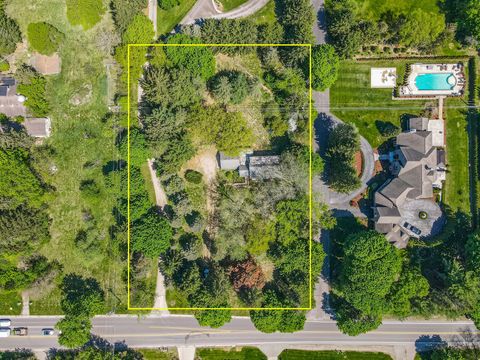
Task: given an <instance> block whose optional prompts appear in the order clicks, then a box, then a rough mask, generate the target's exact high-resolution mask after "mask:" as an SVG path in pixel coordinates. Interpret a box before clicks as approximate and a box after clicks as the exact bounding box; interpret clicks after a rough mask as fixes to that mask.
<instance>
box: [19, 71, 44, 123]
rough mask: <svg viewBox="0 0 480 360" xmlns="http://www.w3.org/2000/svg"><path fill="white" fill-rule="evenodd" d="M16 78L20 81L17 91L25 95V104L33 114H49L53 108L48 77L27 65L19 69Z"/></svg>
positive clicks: (38, 115)
mask: <svg viewBox="0 0 480 360" xmlns="http://www.w3.org/2000/svg"><path fill="white" fill-rule="evenodd" d="M16 78H17V80H18V81H19V84H18V86H17V91H18V93H19V94H21V95H23V96H25V98H26V100H25V103H24V104H25V106H26V107H27V109H28V110H29V112H30V113H31V115H33V116H37V117H45V116H47V115H48V113H49V112H50V108H51V106H50V104H49V102H48V100H47V94H46V92H47V89H46V86H47V79H45V77H44V76H42V75H41V74H39V73H38V72H36V71H35V70H34V69H33V68H31V67H29V66H27V65H23V66H22V67H20V68H19V69H18V70H17V73H16Z"/></svg>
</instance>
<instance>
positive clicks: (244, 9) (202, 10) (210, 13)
mask: <svg viewBox="0 0 480 360" xmlns="http://www.w3.org/2000/svg"><path fill="white" fill-rule="evenodd" d="M268 1H269V0H249V1H247V2H246V3H244V4H243V5H240V6H239V7H238V8H236V9H233V10H231V11H227V12H224V13H222V12H221V11H220V10H219V9H218V8H217V7H216V6H215V3H214V2H213V0H198V1H197V2H196V3H195V5H194V6H193V7H192V9H191V10H190V11H189V12H188V14H187V15H186V16H185V17H184V18H183V20H182V21H180V25H189V24H194V23H195V22H196V21H198V20H201V19H237V18H242V17H246V16H249V15H252V14H254V13H256V12H257V11H258V10H260V9H261V8H263V7H264V6H265V5H266V4H267V3H268Z"/></svg>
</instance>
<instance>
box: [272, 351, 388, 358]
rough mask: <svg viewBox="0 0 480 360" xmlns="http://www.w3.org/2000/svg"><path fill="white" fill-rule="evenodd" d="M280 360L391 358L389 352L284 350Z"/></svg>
mask: <svg viewBox="0 0 480 360" xmlns="http://www.w3.org/2000/svg"><path fill="white" fill-rule="evenodd" d="M278 359H279V360H391V359H392V357H391V356H390V355H388V354H384V353H380V352H366V351H365V352H360V351H335V350H332V351H328V350H326V351H307V350H284V351H283V352H282V353H281V354H280V356H279V357H278Z"/></svg>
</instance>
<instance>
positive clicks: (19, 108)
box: [0, 76, 27, 117]
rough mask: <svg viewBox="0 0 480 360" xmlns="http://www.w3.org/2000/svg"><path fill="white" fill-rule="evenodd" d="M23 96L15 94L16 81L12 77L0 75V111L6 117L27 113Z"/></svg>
mask: <svg viewBox="0 0 480 360" xmlns="http://www.w3.org/2000/svg"><path fill="white" fill-rule="evenodd" d="M24 101H25V97H23V96H22V95H17V82H16V80H15V79H14V78H13V77H10V76H3V77H2V76H0V113H2V114H5V115H7V116H8V117H14V116H23V117H25V116H26V115H27V108H26V107H25V105H24V104H23V102H24Z"/></svg>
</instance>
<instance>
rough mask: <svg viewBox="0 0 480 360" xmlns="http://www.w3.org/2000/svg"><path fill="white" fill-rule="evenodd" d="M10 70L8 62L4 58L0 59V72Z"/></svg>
mask: <svg viewBox="0 0 480 360" xmlns="http://www.w3.org/2000/svg"><path fill="white" fill-rule="evenodd" d="M8 70H10V64H9V63H8V62H7V61H5V60H0V72H4V71H8Z"/></svg>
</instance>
